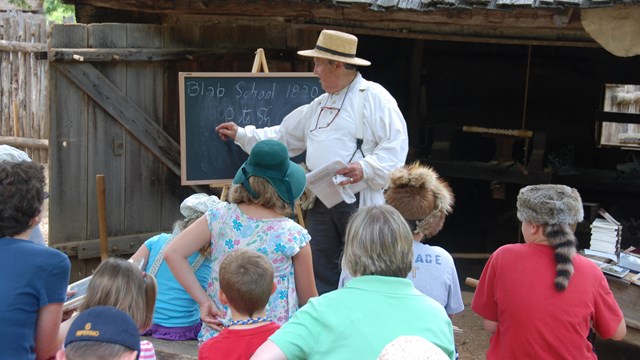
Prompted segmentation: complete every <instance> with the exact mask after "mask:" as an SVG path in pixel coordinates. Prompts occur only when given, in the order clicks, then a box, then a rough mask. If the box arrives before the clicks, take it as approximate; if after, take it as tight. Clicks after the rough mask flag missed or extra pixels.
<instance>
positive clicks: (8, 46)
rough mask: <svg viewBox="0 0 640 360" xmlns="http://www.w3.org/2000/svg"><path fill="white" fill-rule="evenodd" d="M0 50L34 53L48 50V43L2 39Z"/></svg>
mask: <svg viewBox="0 0 640 360" xmlns="http://www.w3.org/2000/svg"><path fill="white" fill-rule="evenodd" d="M0 50H2V51H16V52H26V53H33V52H40V51H47V44H45V43H31V42H23V41H9V40H0Z"/></svg>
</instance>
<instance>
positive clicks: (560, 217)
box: [517, 184, 584, 291]
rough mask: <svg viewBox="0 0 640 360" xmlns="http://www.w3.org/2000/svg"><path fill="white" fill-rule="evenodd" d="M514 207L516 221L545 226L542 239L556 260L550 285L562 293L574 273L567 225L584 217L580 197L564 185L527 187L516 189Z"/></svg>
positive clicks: (572, 243)
mask: <svg viewBox="0 0 640 360" xmlns="http://www.w3.org/2000/svg"><path fill="white" fill-rule="evenodd" d="M517 206H518V219H520V221H522V222H529V223H534V224H538V225H544V226H545V230H544V231H545V233H544V236H545V238H546V239H547V240H548V241H549V245H551V246H552V247H553V255H554V258H555V261H556V278H555V279H554V281H553V283H554V285H555V287H556V289H557V290H558V291H564V290H566V289H567V287H568V286H569V280H571V276H573V272H574V267H573V256H574V255H575V254H576V243H577V241H576V237H575V235H574V234H573V230H572V229H571V227H570V226H571V225H573V224H577V223H579V222H580V221H582V218H583V217H584V210H583V209H582V199H581V198H580V194H578V191H577V190H576V189H573V188H570V187H568V186H565V185H553V184H546V185H531V186H527V187H524V188H522V189H520V193H519V194H518V205H517Z"/></svg>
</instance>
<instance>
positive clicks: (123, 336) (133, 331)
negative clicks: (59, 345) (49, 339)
mask: <svg viewBox="0 0 640 360" xmlns="http://www.w3.org/2000/svg"><path fill="white" fill-rule="evenodd" d="M76 341H97V342H105V343H110V344H117V345H122V346H124V347H126V348H129V349H131V350H135V351H137V352H138V354H140V334H139V333H138V326H136V324H135V323H134V322H133V319H131V317H130V316H129V315H127V314H126V313H125V312H123V311H121V310H118V309H116V308H114V307H111V306H95V307H92V308H90V309H87V310H85V311H82V312H80V314H78V316H76V318H75V319H74V320H73V323H72V324H71V327H70V328H69V332H68V333H67V337H66V338H65V340H64V346H65V347H67V346H68V345H69V344H71V343H74V342H76Z"/></svg>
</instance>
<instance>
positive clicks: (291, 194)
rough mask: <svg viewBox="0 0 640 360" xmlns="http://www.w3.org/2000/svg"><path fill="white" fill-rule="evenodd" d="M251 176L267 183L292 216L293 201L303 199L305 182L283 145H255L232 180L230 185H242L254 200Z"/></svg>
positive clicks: (260, 143)
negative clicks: (288, 205)
mask: <svg viewBox="0 0 640 360" xmlns="http://www.w3.org/2000/svg"><path fill="white" fill-rule="evenodd" d="M252 176H257V177H261V178H263V179H266V180H267V181H268V182H269V183H270V184H271V186H273V188H274V189H275V190H276V192H277V193H278V196H280V198H281V199H282V200H284V201H285V202H287V203H289V204H290V205H291V210H292V211H293V212H295V201H296V199H297V198H299V197H300V195H302V192H303V191H304V187H305V185H306V182H307V178H306V177H305V174H304V170H303V169H302V167H301V166H300V165H298V164H296V163H294V162H292V161H291V160H289V152H288V151H287V148H286V147H285V146H284V145H283V144H282V143H280V142H278V141H275V140H263V141H260V142H259V143H257V144H256V145H255V146H254V147H253V149H252V150H251V154H249V158H248V159H247V161H245V163H244V164H242V166H241V167H240V169H239V170H238V172H237V173H236V176H235V177H234V178H233V184H235V185H237V184H242V185H243V186H244V187H245V189H247V191H248V192H249V194H251V196H252V197H254V198H256V197H258V194H256V193H255V191H253V189H252V188H251V185H250V184H249V178H250V177H252Z"/></svg>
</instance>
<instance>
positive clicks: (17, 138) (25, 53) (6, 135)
mask: <svg viewBox="0 0 640 360" xmlns="http://www.w3.org/2000/svg"><path fill="white" fill-rule="evenodd" d="M47 32H48V31H47V20H46V17H45V16H44V15H40V14H31V13H23V12H18V11H9V12H5V13H0V59H1V60H2V65H1V66H0V83H1V84H2V86H1V87H0V104H1V108H0V143H2V144H9V145H11V146H15V147H18V148H21V149H23V150H25V151H26V152H27V153H28V154H29V156H31V158H32V159H33V160H35V161H38V162H42V163H47V162H48V157H49V154H48V153H49V151H48V139H49V112H48V110H47V109H48V107H49V106H48V104H49V62H48V61H47V60H46V57H42V58H43V59H42V60H39V59H40V58H41V56H40V55H41V54H46V51H47V44H46V43H47Z"/></svg>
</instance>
